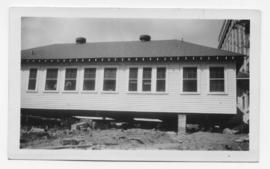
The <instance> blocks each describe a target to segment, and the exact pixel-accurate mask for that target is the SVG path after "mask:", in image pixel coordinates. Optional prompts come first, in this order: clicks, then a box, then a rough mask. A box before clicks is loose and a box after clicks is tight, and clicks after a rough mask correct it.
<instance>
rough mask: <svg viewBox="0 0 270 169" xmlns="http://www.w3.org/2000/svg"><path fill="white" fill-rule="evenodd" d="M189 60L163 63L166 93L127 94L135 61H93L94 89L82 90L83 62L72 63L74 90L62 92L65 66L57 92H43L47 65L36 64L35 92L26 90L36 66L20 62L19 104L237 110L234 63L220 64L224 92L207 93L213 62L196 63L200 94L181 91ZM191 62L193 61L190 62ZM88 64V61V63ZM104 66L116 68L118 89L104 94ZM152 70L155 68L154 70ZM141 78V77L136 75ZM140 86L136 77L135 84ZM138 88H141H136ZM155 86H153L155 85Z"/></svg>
mask: <svg viewBox="0 0 270 169" xmlns="http://www.w3.org/2000/svg"><path fill="white" fill-rule="evenodd" d="M185 64H186V65H188V63H182V64H181V65H180V64H179V63H171V64H166V65H165V66H166V68H167V80H166V85H167V87H166V88H167V90H166V92H165V93H156V92H151V93H142V92H138V93H130V92H128V77H129V75H128V72H129V71H128V69H129V67H130V66H138V65H136V64H135V63H125V64H120V65H119V64H118V65H116V63H115V65H113V64H108V65H104V64H103V65H101V64H99V65H98V64H96V65H92V66H96V67H97V78H96V80H97V82H96V87H97V89H96V92H94V93H85V92H82V82H83V66H86V65H83V64H80V65H74V66H75V67H78V77H77V87H78V90H77V91H76V92H69V93H68V92H64V91H63V87H64V73H65V71H64V70H65V66H63V65H59V66H57V67H58V68H59V69H60V71H59V77H58V92H55V93H47V92H44V88H45V76H46V69H47V68H48V67H49V66H46V65H42V66H38V78H37V92H29V91H27V85H28V76H29V68H32V67H37V66H29V65H23V66H22V71H21V78H22V79H21V82H22V85H21V107H22V108H35V109H80V110H104V111H106V110H109V111H140V112H169V113H183V112H184V113H219V114H235V113H236V72H235V63H234V62H229V63H226V64H221V65H224V66H225V74H226V93H225V94H210V93H209V89H208V88H209V87H208V86H209V65H216V63H201V62H200V63H197V64H195V65H197V66H198V68H199V72H200V78H199V86H198V88H199V91H200V92H199V93H198V94H183V93H182V92H181V91H182V75H181V67H182V66H183V65H185ZM193 64H194V63H193ZM89 65H90V64H89ZM106 66H116V67H117V92H116V93H104V92H102V87H103V68H104V67H106ZM143 66H154V67H156V66H164V64H163V65H155V64H151V65H149V64H148V65H146V64H145V65H143V64H140V66H139V67H143ZM153 73H155V69H154V70H153ZM152 76H153V80H152V83H153V85H152V86H155V82H154V81H155V78H156V77H155V75H152ZM139 79H140V78H139ZM140 85H141V80H139V83H138V86H140ZM139 88H141V87H139ZM154 88H155V87H154Z"/></svg>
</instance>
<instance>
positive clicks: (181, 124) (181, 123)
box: [177, 114, 186, 135]
mask: <svg viewBox="0 0 270 169" xmlns="http://www.w3.org/2000/svg"><path fill="white" fill-rule="evenodd" d="M177 129H178V131H177V132H178V134H179V135H180V134H185V133H186V115H185V114H178V128H177Z"/></svg>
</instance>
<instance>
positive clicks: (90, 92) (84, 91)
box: [81, 90, 98, 94]
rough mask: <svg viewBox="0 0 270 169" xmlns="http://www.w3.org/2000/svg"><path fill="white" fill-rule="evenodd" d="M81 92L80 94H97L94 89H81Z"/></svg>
mask: <svg viewBox="0 0 270 169" xmlns="http://www.w3.org/2000/svg"><path fill="white" fill-rule="evenodd" d="M81 93H82V94H97V93H98V92H97V91H95V90H93V91H91V90H89V91H87V90H83V91H81Z"/></svg>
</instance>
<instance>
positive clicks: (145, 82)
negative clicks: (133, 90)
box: [142, 80, 151, 91]
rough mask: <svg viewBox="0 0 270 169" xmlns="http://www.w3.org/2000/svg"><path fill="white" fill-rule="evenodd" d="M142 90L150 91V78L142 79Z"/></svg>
mask: <svg viewBox="0 0 270 169" xmlns="http://www.w3.org/2000/svg"><path fill="white" fill-rule="evenodd" d="M142 90H143V91H151V80H143V88H142Z"/></svg>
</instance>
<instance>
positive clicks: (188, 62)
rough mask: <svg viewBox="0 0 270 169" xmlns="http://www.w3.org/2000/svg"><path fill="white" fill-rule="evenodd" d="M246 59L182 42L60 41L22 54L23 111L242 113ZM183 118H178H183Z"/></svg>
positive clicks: (181, 117) (181, 123) (181, 120)
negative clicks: (241, 74)
mask: <svg viewBox="0 0 270 169" xmlns="http://www.w3.org/2000/svg"><path fill="white" fill-rule="evenodd" d="M242 61H243V55H241V54H237V53H232V52H228V51H223V50H219V49H214V48H209V47H204V46H201V45H196V44H192V43H188V42H185V41H179V40H158V41H151V38H150V36H147V35H144V36H141V37H140V41H128V42H99V43H86V39H85V38H77V39H76V43H73V44H53V45H49V46H43V47H38V48H32V49H27V50H23V51H22V60H21V108H22V111H25V112H27V111H32V112H38V111H44V112H49V111H54V113H60V112H62V113H63V112H67V113H68V112H73V113H76V112H78V114H80V113H81V112H84V115H89V116H91V115H97V114H99V113H101V114H102V113H103V115H104V116H109V117H110V116H111V115H113V114H114V113H116V114H117V113H119V112H120V113H122V114H121V115H128V114H132V115H133V116H134V117H135V116H136V115H138V116H140V117H148V115H149V116H153V117H154V116H155V115H156V114H157V115H158V114H161V116H157V117H158V118H160V119H162V117H166V114H168V116H169V115H172V114H173V115H177V116H173V117H176V121H177V119H178V130H179V131H183V130H184V128H185V125H186V115H188V114H235V113H236V107H237V106H236V72H237V69H239V65H241V62H242ZM177 117H178V118H177Z"/></svg>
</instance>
